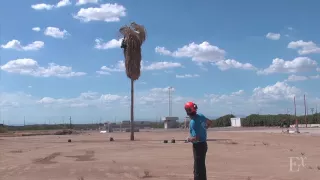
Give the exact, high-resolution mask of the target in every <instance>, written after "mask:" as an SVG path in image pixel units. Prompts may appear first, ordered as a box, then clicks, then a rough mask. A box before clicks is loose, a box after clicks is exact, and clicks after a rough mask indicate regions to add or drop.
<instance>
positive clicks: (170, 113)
mask: <svg viewBox="0 0 320 180" xmlns="http://www.w3.org/2000/svg"><path fill="white" fill-rule="evenodd" d="M172 89H173V88H172V87H171V86H170V87H169V88H168V90H169V91H168V92H169V117H171V116H172V97H171V90H172Z"/></svg>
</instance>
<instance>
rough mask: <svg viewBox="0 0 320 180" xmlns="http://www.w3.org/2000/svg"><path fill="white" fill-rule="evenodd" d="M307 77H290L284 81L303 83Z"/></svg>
mask: <svg viewBox="0 0 320 180" xmlns="http://www.w3.org/2000/svg"><path fill="white" fill-rule="evenodd" d="M307 79H308V77H307V76H298V75H294V74H292V75H290V76H289V77H288V79H287V80H286V81H305V80H307Z"/></svg>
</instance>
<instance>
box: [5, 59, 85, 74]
mask: <svg viewBox="0 0 320 180" xmlns="http://www.w3.org/2000/svg"><path fill="white" fill-rule="evenodd" d="M1 70H3V71H6V72H8V73H15V74H21V75H29V76H35V77H52V76H54V77H61V78H68V77H75V76H84V75H86V73H84V72H75V71H73V70H72V67H68V66H60V65H57V64H55V63H49V64H48V66H47V67H42V66H40V65H39V64H38V62H37V61H35V60H33V59H27V58H25V59H16V60H11V61H9V62H7V63H6V64H4V65H2V66H1Z"/></svg>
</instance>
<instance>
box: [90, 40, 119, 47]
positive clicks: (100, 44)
mask: <svg viewBox="0 0 320 180" xmlns="http://www.w3.org/2000/svg"><path fill="white" fill-rule="evenodd" d="M121 42H122V38H121V39H118V40H117V39H112V40H110V41H108V42H103V40H102V39H96V40H95V46H94V47H95V48H96V49H112V48H120V46H121Z"/></svg>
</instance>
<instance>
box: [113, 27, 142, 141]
mask: <svg viewBox="0 0 320 180" xmlns="http://www.w3.org/2000/svg"><path fill="white" fill-rule="evenodd" d="M119 31H120V33H121V34H122V35H123V36H124V39H123V42H122V45H121V48H123V54H124V58H125V67H126V74H127V77H128V78H129V79H130V80H131V109H130V115H131V117H130V132H131V133H130V140H131V141H133V140H134V130H135V128H134V81H136V80H138V79H139V77H140V70H141V59H142V57H141V46H142V44H143V42H144V41H145V40H146V30H145V28H144V27H143V26H142V25H139V24H136V23H134V22H133V23H131V25H130V26H124V27H121V28H120V30H119Z"/></svg>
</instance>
